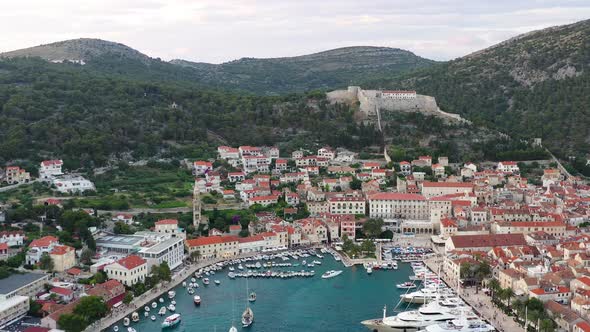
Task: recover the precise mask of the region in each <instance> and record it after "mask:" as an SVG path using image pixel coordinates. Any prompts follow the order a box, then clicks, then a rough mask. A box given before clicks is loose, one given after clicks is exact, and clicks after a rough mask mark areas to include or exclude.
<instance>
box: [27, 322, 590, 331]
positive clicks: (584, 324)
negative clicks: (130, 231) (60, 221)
mask: <svg viewBox="0 0 590 332" xmlns="http://www.w3.org/2000/svg"><path fill="white" fill-rule="evenodd" d="M576 326H577V327H578V329H580V330H581V331H584V332H590V324H588V322H586V321H582V322H579V323H577V324H576ZM25 332H27V331H25Z"/></svg>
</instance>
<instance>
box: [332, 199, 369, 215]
mask: <svg viewBox="0 0 590 332" xmlns="http://www.w3.org/2000/svg"><path fill="white" fill-rule="evenodd" d="M328 203H329V209H330V213H332V214H355V215H356V214H362V215H364V214H365V213H366V202H365V199H364V198H362V197H332V198H330V199H329V200H328Z"/></svg>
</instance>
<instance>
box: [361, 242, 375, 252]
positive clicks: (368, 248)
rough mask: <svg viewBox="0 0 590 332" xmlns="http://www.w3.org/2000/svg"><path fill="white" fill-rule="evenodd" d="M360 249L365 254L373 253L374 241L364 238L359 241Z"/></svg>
mask: <svg viewBox="0 0 590 332" xmlns="http://www.w3.org/2000/svg"><path fill="white" fill-rule="evenodd" d="M361 251H362V252H363V253H364V254H365V255H367V254H374V253H375V243H373V241H371V240H364V241H363V242H362V243H361Z"/></svg>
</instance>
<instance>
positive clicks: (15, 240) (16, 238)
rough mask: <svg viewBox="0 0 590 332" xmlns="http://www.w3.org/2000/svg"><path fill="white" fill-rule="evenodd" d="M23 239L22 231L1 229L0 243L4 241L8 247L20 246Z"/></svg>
mask: <svg viewBox="0 0 590 332" xmlns="http://www.w3.org/2000/svg"><path fill="white" fill-rule="evenodd" d="M24 241H25V233H24V232H23V231H3V232H0V243H6V245H8V246H9V247H16V246H22V245H23V243H24Z"/></svg>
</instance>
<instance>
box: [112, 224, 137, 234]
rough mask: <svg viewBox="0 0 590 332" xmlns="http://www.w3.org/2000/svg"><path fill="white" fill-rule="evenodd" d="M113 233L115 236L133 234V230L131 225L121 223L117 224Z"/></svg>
mask: <svg viewBox="0 0 590 332" xmlns="http://www.w3.org/2000/svg"><path fill="white" fill-rule="evenodd" d="M113 232H115V234H133V230H132V229H131V227H129V225H127V224H126V223H124V222H121V221H118V222H116V223H115V227H114V228H113Z"/></svg>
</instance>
